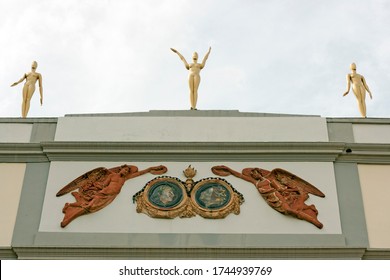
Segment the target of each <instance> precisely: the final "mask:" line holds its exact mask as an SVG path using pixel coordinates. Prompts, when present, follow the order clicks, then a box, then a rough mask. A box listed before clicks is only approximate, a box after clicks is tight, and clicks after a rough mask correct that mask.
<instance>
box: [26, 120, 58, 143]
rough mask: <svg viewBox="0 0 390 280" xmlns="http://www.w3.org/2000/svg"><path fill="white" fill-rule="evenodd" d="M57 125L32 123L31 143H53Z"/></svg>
mask: <svg viewBox="0 0 390 280" xmlns="http://www.w3.org/2000/svg"><path fill="white" fill-rule="evenodd" d="M56 128H57V123H38V122H36V123H34V124H33V127H32V131H31V138H30V142H31V143H40V142H42V141H54V136H55V132H56Z"/></svg>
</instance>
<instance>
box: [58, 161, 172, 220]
mask: <svg viewBox="0 0 390 280" xmlns="http://www.w3.org/2000/svg"><path fill="white" fill-rule="evenodd" d="M166 171H167V168H166V167H165V166H163V165H160V166H154V167H149V168H147V169H144V170H141V171H138V168H137V167H136V166H134V165H122V166H118V167H114V168H110V169H107V168H104V167H98V168H95V169H93V170H91V171H88V172H87V173H85V174H83V175H81V176H80V177H78V178H76V179H74V180H73V181H72V182H70V183H69V184H68V185H66V186H65V187H63V188H62V189H61V190H60V191H59V192H58V193H57V195H56V196H57V197H58V196H62V195H64V194H66V193H69V192H71V191H73V190H76V189H78V191H75V192H72V195H73V196H74V198H75V199H76V202H73V203H66V204H65V206H64V208H63V209H62V212H63V213H64V214H65V216H64V219H63V220H62V222H61V227H66V226H67V225H68V224H69V223H70V222H71V221H73V220H74V219H76V218H77V217H79V216H81V215H84V214H88V213H94V212H97V211H99V210H101V209H103V208H104V207H106V206H107V205H108V204H110V203H111V202H112V201H113V200H114V199H115V198H116V196H117V195H118V194H119V193H120V191H121V189H122V187H123V185H124V183H125V182H126V180H128V179H131V178H135V177H138V176H141V175H143V174H145V173H149V172H150V173H152V174H156V175H157V174H158V175H160V174H164V173H165V172H166Z"/></svg>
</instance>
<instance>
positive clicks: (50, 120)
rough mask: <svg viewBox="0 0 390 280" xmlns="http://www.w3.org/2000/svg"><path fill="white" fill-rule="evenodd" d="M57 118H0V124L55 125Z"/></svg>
mask: <svg viewBox="0 0 390 280" xmlns="http://www.w3.org/2000/svg"><path fill="white" fill-rule="evenodd" d="M57 120H58V119H57V118H25V119H23V118H0V123H57Z"/></svg>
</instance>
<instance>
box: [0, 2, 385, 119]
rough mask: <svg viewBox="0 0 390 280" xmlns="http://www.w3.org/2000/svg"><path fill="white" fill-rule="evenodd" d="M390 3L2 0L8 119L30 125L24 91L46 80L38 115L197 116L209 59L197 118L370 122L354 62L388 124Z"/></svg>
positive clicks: (0, 42)
mask: <svg viewBox="0 0 390 280" xmlns="http://www.w3.org/2000/svg"><path fill="white" fill-rule="evenodd" d="M389 27H390V1H387V0H367V1H366V0H362V1H356V0H327V1H317V0H262V1H259V0H196V1H195V0H158V1H157V0H133V1H130V0H115V1H113V0H112V1H110V0H90V1H87V0H67V1H63V0H61V1H59V0H35V1H31V0H30V1H26V0H1V1H0V35H1V36H0V97H1V100H2V102H0V117H2V118H3V117H20V116H21V102H22V88H23V83H21V84H19V85H17V86H15V87H10V85H11V84H12V83H13V82H16V81H18V80H19V79H20V78H22V77H23V75H24V73H26V72H29V71H30V70H31V63H32V61H34V60H35V61H37V62H38V69H37V72H39V73H41V75H42V81H43V94H44V99H43V106H40V104H39V88H38V84H37V87H36V91H35V93H34V96H33V97H32V100H31V107H30V112H29V114H28V117H63V116H65V115H67V114H91V113H92V114H93V113H124V112H147V111H149V110H189V108H190V101H189V89H188V83H187V81H188V79H187V75H188V71H187V70H186V69H185V67H184V64H183V63H182V62H181V60H180V59H179V57H178V56H177V55H176V54H175V53H173V52H172V51H171V50H170V48H175V49H177V50H178V51H179V52H180V53H181V54H182V55H183V56H184V57H185V58H186V59H187V61H188V62H190V61H191V60H192V53H193V52H194V51H197V52H198V53H199V60H200V61H201V59H203V57H204V55H205V53H206V52H207V50H208V48H209V47H211V48H212V50H211V53H210V56H209V58H208V60H207V63H206V66H205V68H204V69H203V70H202V71H201V83H200V87H199V97H198V104H197V107H198V109H199V110H239V111H240V112H259V113H279V114H299V115H320V116H322V117H360V114H359V110H358V106H357V102H356V98H355V96H354V94H353V92H352V90H351V91H350V93H349V94H348V95H347V96H345V97H343V96H342V94H343V93H344V92H345V90H346V75H347V74H348V73H349V72H350V69H349V66H350V64H351V63H352V62H355V63H356V65H357V72H358V73H360V74H362V75H363V76H364V77H365V79H366V81H367V84H368V86H369V88H370V90H371V92H372V95H373V99H372V100H371V99H369V97H368V95H367V99H366V104H367V115H368V117H373V118H388V117H390V113H389V112H390V110H389V108H390V31H389V30H390V29H389Z"/></svg>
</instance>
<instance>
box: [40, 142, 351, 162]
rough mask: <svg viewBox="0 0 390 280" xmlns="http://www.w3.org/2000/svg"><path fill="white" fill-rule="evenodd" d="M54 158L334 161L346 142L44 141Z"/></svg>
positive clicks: (44, 146) (49, 154) (61, 159)
mask: <svg viewBox="0 0 390 280" xmlns="http://www.w3.org/2000/svg"><path fill="white" fill-rule="evenodd" d="M42 147H43V152H44V153H45V154H46V155H47V157H48V158H49V160H51V161H96V160H104V161H120V160H122V161H123V160H128V159H129V158H131V159H132V160H133V161H134V160H146V161H155V160H164V161H167V160H168V161H187V160H188V159H191V160H198V161H209V160H227V159H229V160H232V159H234V160H236V161H252V160H255V161H259V160H261V161H320V162H329V161H334V160H335V159H336V158H337V157H338V156H339V155H340V154H342V153H343V152H344V148H345V147H344V143H328V142H325V143H324V142H313V143H307V142H303V143H300V142H299V143H298V142H288V143H286V142H283V143H278V142H256V143H248V142H244V143H226V142H224V143H218V142H215V143H201V142H180V143H170V142H149V143H145V142H141V143H140V142H44V143H42Z"/></svg>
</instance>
